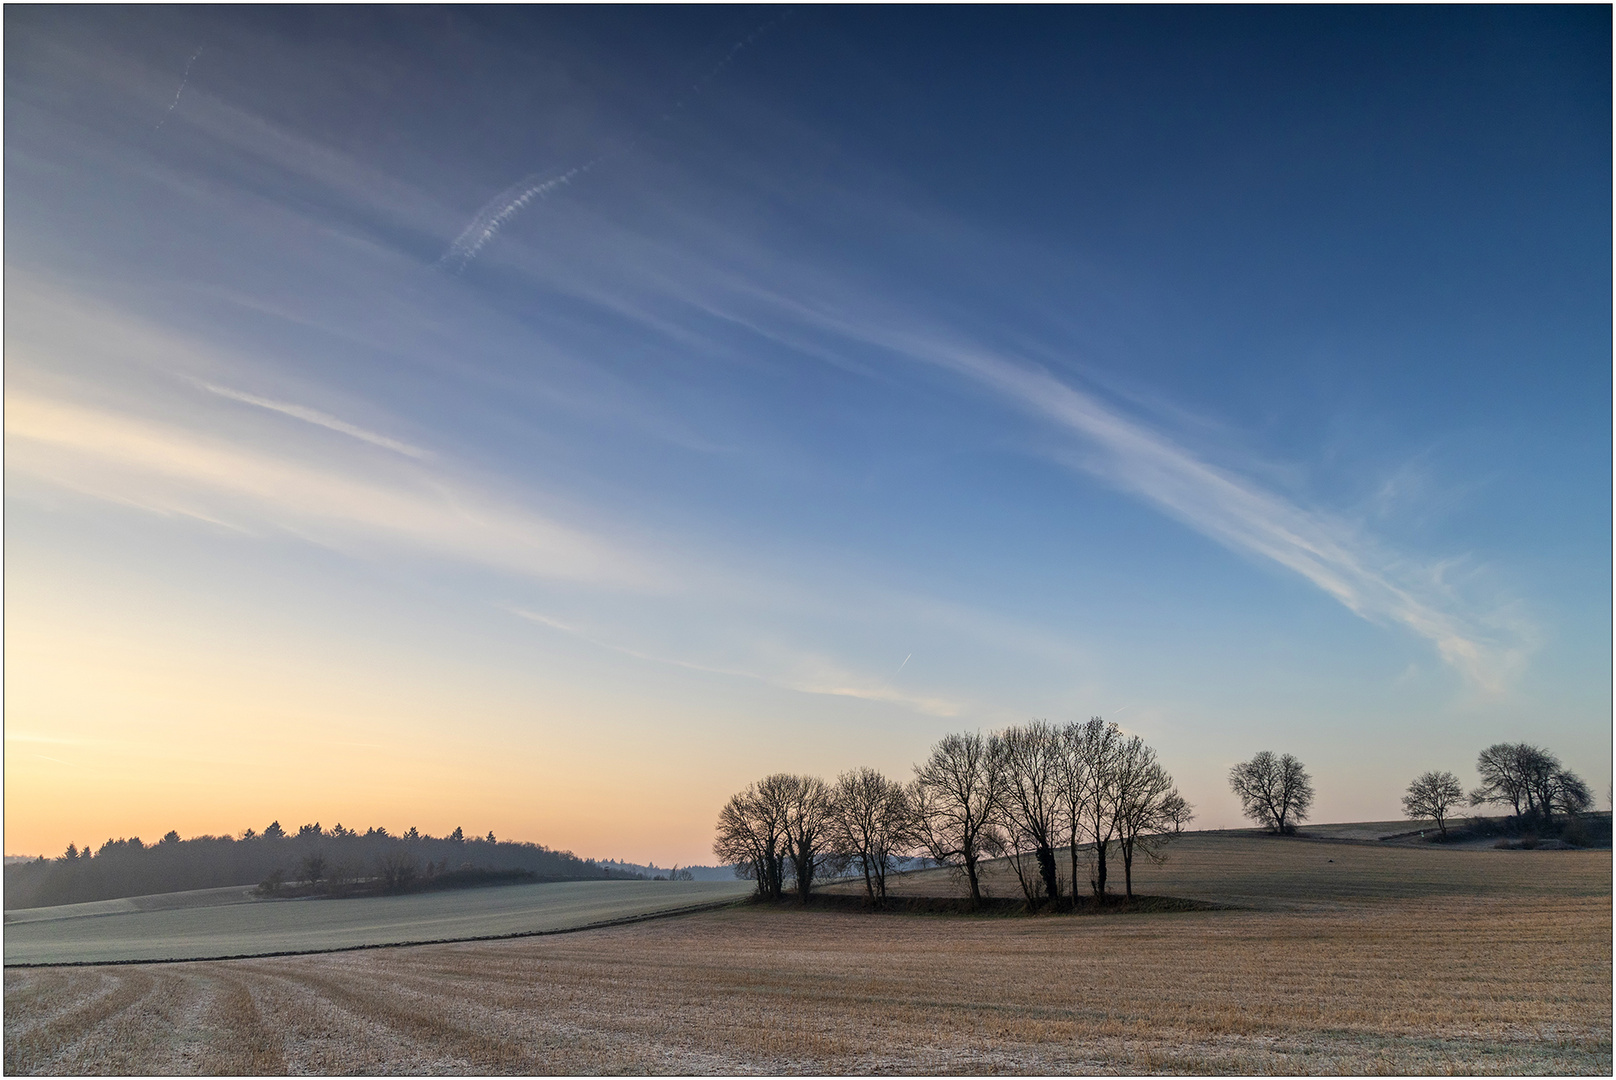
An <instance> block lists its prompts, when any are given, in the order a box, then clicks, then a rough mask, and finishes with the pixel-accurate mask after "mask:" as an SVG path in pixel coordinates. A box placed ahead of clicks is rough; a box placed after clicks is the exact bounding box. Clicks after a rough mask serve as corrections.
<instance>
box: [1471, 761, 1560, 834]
mask: <svg viewBox="0 0 1616 1080" xmlns="http://www.w3.org/2000/svg"><path fill="white" fill-rule="evenodd" d="M1559 765H1560V762H1559V761H1558V760H1556V759H1555V758H1554V755H1552V754H1549V753H1547V752H1546V751H1544V750H1540V749H1538V748H1537V747H1535V746H1531V745H1529V744H1527V743H1494V744H1493V745H1491V746H1489V747H1487V749H1485V750H1483V751H1482V752H1481V753H1480V754H1478V755H1477V756H1476V772H1477V773H1478V774H1480V776H1481V786H1480V787H1478V788H1476V789H1475V790H1474V791H1472V792H1471V793H1470V805H1472V806H1483V805H1486V804H1487V803H1493V804H1495V805H1499V806H1508V807H1509V808H1510V809H1511V810H1512V811H1514V814H1515V816H1516V817H1517V818H1527V817H1533V816H1535V815H1536V813H1537V807H1538V785H1537V784H1534V780H1536V779H1537V778H1539V777H1542V778H1544V779H1546V778H1547V777H1548V776H1550V775H1552V774H1553V772H1554V770H1555V769H1557V768H1559Z"/></svg>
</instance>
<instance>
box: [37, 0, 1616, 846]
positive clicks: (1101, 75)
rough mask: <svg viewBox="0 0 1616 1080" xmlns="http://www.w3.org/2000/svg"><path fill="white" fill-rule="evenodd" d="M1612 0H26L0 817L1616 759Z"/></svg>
mask: <svg viewBox="0 0 1616 1080" xmlns="http://www.w3.org/2000/svg"><path fill="white" fill-rule="evenodd" d="M1609 20H1610V14H1609V11H1608V9H1605V8H1555V9H1543V8H1532V9H1514V8H1511V9H1419V10H1409V9H1313V8H1309V9H1251V10H1232V11H1231V10H1225V9H1188V10H1186V9H1158V8H1148V9H1070V10H1067V9H1062V10H1043V9H1036V10H1035V9H1027V10H997V9H994V10H986V9H983V10H978V9H946V10H937V9H927V10H914V9H890V10H889V9H846V10H843V9H834V10H833V9H811V8H810V9H780V8H776V9H750V8H714V9H706V8H701V9H668V10H661V9H657V10H638V9H636V10H630V9H594V8H591V9H565V10H552V9H537V10H529V9H509V8H500V9H465V8H454V9H438V8H432V9H420V8H411V9H369V8H366V9H331V8H297V9H262V10H261V9H252V10H242V9H233V8H232V9H226V8H220V9H194V8H185V9H154V8H132V9H87V8H86V9H80V8H64V9H47V8H17V9H10V10H8V12H7V15H6V29H7V31H8V33H7V36H6V162H7V171H6V196H7V198H6V217H5V224H6V244H5V257H6V297H5V303H6V344H7V349H6V359H7V371H6V375H7V381H6V409H7V417H6V465H7V473H6V484H7V486H6V540H7V547H6V585H7V590H6V605H7V612H6V614H7V628H8V634H7V660H8V665H7V668H8V676H9V678H8V680H7V720H8V723H7V726H6V735H7V759H6V772H7V800H6V801H7V806H6V810H7V824H8V834H7V850H8V851H9V850H28V851H32V850H34V849H36V848H38V849H40V850H46V849H52V848H55V847H60V846H64V845H65V843H66V842H67V841H68V840H70V839H76V840H78V841H79V842H81V843H82V842H84V841H85V840H86V839H95V840H99V838H100V836H101V835H102V834H103V833H111V834H117V835H123V834H125V833H128V832H141V831H146V832H152V833H157V834H160V833H161V832H163V831H166V830H167V829H168V828H170V827H178V828H179V829H180V831H181V832H182V833H185V834H190V833H192V832H203V831H214V832H218V831H232V830H237V829H240V828H242V827H244V826H246V825H249V824H253V825H257V826H261V825H262V824H263V823H264V822H267V821H268V820H269V819H270V818H272V817H278V818H280V819H282V820H283V821H285V820H288V819H294V820H297V821H299V822H301V821H303V820H314V819H316V818H319V819H321V820H325V819H341V820H344V821H345V822H348V823H350V824H354V823H360V822H362V823H363V824H371V823H381V824H387V825H389V827H405V826H407V825H409V824H417V825H419V826H420V827H421V828H423V829H426V830H430V831H433V832H438V831H448V830H449V829H451V828H453V827H454V826H455V825H457V824H458V825H463V826H464V827H466V828H468V829H472V830H474V831H477V832H482V831H485V830H486V829H488V828H494V829H495V830H496V831H497V832H499V833H500V834H501V835H515V836H524V837H531V838H534V839H539V840H542V841H544V842H547V843H551V844H553V845H556V846H562V847H570V848H573V849H574V850H577V851H578V852H579V853H581V854H586V855H600V856H618V857H624V858H633V859H636V860H640V861H644V860H646V859H653V858H654V859H656V860H658V861H659V862H663V863H666V862H669V861H681V862H692V861H705V858H706V849H707V845H708V843H709V841H710V829H711V822H712V819H713V816H714V815H715V813H716V810H717V808H718V806H719V805H720V804H721V803H722V801H723V799H724V798H725V797H727V796H728V794H729V793H730V792H732V791H734V790H735V789H737V788H739V787H741V786H743V785H744V784H745V783H746V782H748V781H749V780H751V779H753V778H755V777H756V776H758V775H762V774H763V773H766V772H769V771H774V770H778V769H789V770H793V771H799V770H800V771H816V772H821V773H824V774H828V775H833V774H834V773H835V772H837V771H839V770H841V769H843V768H849V767H853V766H857V765H864V764H870V765H875V766H877V767H880V768H883V769H885V770H887V771H889V772H891V773H893V774H897V775H904V774H907V771H908V768H909V766H910V764H911V763H912V762H913V761H915V760H916V759H918V758H919V757H920V756H921V755H922V754H923V753H924V751H925V749H926V747H927V746H928V745H929V744H930V743H931V742H932V741H934V740H935V739H936V738H938V737H940V736H941V735H942V734H945V733H947V732H948V731H951V730H957V729H961V728H977V727H981V728H992V727H995V726H999V725H1003V724H1006V723H1012V722H1016V721H1018V720H1022V719H1026V718H1029V717H1032V716H1041V717H1049V718H1051V719H1057V720H1064V719H1073V718H1079V719H1081V718H1086V717H1088V716H1090V715H1103V716H1106V717H1107V718H1110V719H1115V720H1116V721H1117V722H1118V723H1121V724H1123V725H1124V726H1126V727H1128V728H1129V729H1130V730H1134V731H1138V732H1139V733H1140V734H1143V735H1145V736H1146V737H1147V738H1148V739H1150V740H1151V741H1152V742H1153V743H1154V744H1155V745H1156V746H1157V747H1158V749H1159V750H1160V752H1161V753H1162V756H1163V759H1164V760H1165V761H1166V762H1167V764H1168V765H1169V767H1170V768H1172V769H1173V771H1174V773H1175V775H1176V776H1177V777H1178V779H1179V781H1180V784H1181V786H1182V787H1183V789H1184V790H1185V793H1186V795H1187V796H1188V797H1189V798H1190V800H1191V801H1192V802H1193V803H1195V804H1196V806H1197V810H1198V814H1199V818H1198V820H1199V821H1200V823H1201V824H1203V825H1207V826H1220V825H1232V824H1235V823H1236V820H1237V806H1236V804H1235V802H1234V800H1233V798H1232V796H1230V795H1229V793H1228V792H1227V790H1226V787H1225V785H1224V782H1223V775H1224V773H1225V772H1226V771H1227V768H1228V766H1229V765H1230V764H1231V763H1232V762H1234V761H1236V760H1239V759H1240V758H1243V757H1247V756H1249V755H1250V754H1251V753H1252V752H1254V751H1256V750H1259V749H1264V748H1273V749H1276V750H1285V751H1290V752H1293V753H1296V754H1298V756H1300V757H1302V759H1303V760H1304V761H1305V762H1306V763H1307V764H1308V765H1309V767H1310V768H1311V769H1312V771H1313V773H1314V776H1315V780H1316V786H1317V788H1318V791H1319V800H1318V811H1317V814H1316V816H1317V817H1319V818H1320V819H1321V820H1328V819H1335V820H1351V819H1380V818H1391V817H1395V816H1396V815H1397V813H1398V805H1397V797H1398V795H1399V794H1400V793H1401V791H1402V789H1403V787H1404V786H1405V785H1406V784H1407V782H1408V780H1409V778H1411V777H1412V776H1413V775H1414V774H1416V773H1418V772H1420V771H1423V770H1425V769H1428V768H1447V769H1452V770H1453V771H1455V772H1457V773H1459V774H1460V776H1461V778H1463V779H1464V780H1465V781H1466V782H1467V783H1468V782H1470V781H1471V780H1472V779H1473V777H1472V773H1471V771H1470V766H1471V765H1472V764H1473V762H1474V758H1475V754H1476V752H1477V751H1478V750H1479V749H1481V748H1482V747H1483V746H1485V745H1487V744H1488V743H1491V742H1493V741H1496V740H1499V739H1510V740H1515V739H1526V740H1530V741H1535V742H1539V743H1542V744H1544V745H1547V746H1549V747H1550V748H1552V749H1554V750H1555V751H1557V752H1558V753H1559V754H1560V755H1561V756H1562V757H1563V758H1564V759H1565V760H1566V762H1567V764H1569V765H1570V766H1571V767H1572V768H1574V769H1576V770H1578V771H1579V772H1581V773H1582V774H1583V775H1584V776H1586V777H1587V778H1588V779H1589V780H1590V782H1592V783H1593V784H1594V785H1595V786H1596V788H1597V789H1598V790H1600V791H1602V792H1603V791H1604V790H1605V789H1606V787H1607V786H1608V784H1609V782H1610V761H1611V669H1610V661H1611V630H1610V626H1611V577H1610V567H1611V533H1610V521H1611V503H1610V492H1611V474H1610V461H1611V456H1610V451H1611V426H1610V424H1611V412H1610V401H1611V367H1610V357H1611V284H1612V283H1611V240H1610V237H1611V219H1610V213H1611V210H1610V205H1611V204H1610V191H1611V172H1610V161H1611V143H1610V131H1611V114H1610V108H1611V104H1610V75H1611V72H1610V52H1609V41H1610V21H1609ZM260 818H262V819H263V821H259V819H260ZM327 823H328V824H329V823H330V822H329V821H328V822H327Z"/></svg>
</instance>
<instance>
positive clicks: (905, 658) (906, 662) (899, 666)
mask: <svg viewBox="0 0 1616 1080" xmlns="http://www.w3.org/2000/svg"><path fill="white" fill-rule="evenodd" d="M913 655H915V654H914V653H910V654H909V656H913ZM909 656H906V657H904V658H903V663H902V664H899V665H898V671H902V670H903V669H904V666H905V665H907V664H908V663H909ZM898 671H894V672H893V674H894V675H896V674H897V673H898Z"/></svg>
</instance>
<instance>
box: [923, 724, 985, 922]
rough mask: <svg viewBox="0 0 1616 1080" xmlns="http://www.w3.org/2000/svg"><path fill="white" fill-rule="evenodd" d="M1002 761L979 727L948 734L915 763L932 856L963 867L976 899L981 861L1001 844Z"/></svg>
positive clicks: (978, 900) (979, 898)
mask: <svg viewBox="0 0 1616 1080" xmlns="http://www.w3.org/2000/svg"><path fill="white" fill-rule="evenodd" d="M1001 789H1002V780H1001V777H1000V770H999V763H998V761H997V760H996V758H995V756H994V755H993V754H991V753H990V752H989V750H988V740H987V739H985V738H983V737H982V735H981V734H980V733H977V732H967V733H964V734H959V735H949V736H946V737H945V738H943V739H942V740H940V741H939V742H938V743H937V745H935V746H933V747H932V748H931V755H930V756H929V757H928V758H927V759H926V760H925V762H924V763H922V764H920V765H917V766H915V780H914V785H913V786H912V787H911V789H910V795H911V803H912V805H913V807H914V811H915V825H916V829H917V832H918V835H919V839H920V841H921V843H922V844H924V845H925V847H926V850H927V851H928V853H929V854H930V855H931V857H932V858H934V859H936V860H937V861H938V862H940V863H947V864H949V865H952V866H956V867H959V868H960V869H962V870H964V872H965V876H966V878H967V880H968V881H969V882H970V885H971V902H972V903H976V904H980V903H981V902H982V883H981V880H980V878H979V877H978V875H977V870H976V867H977V863H978V862H979V861H981V859H982V857H983V856H984V855H989V856H991V855H994V854H997V853H998V852H999V851H1000V850H1001V849H1002V846H1003V845H1002V843H1001V841H1000V838H999V834H998V829H997V827H996V826H995V824H994V822H995V819H996V818H997V816H998V812H999V800H1000V799H1001V798H1002V796H1003V792H1002V790H1001Z"/></svg>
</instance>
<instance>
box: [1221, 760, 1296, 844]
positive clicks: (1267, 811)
mask: <svg viewBox="0 0 1616 1080" xmlns="http://www.w3.org/2000/svg"><path fill="white" fill-rule="evenodd" d="M1229 786H1230V787H1231V788H1233V789H1234V793H1235V794H1236V795H1237V796H1239V797H1240V804H1241V808H1242V809H1243V810H1244V811H1245V815H1246V816H1247V817H1248V818H1250V819H1251V820H1253V821H1255V822H1257V823H1258V824H1259V825H1263V826H1265V827H1266V828H1268V829H1269V830H1271V831H1272V832H1274V833H1289V832H1295V831H1296V822H1298V821H1302V820H1305V819H1306V817H1307V812H1308V811H1309V810H1310V809H1312V806H1313V780H1312V778H1311V777H1309V776H1308V775H1307V770H1306V769H1304V768H1303V767H1302V763H1301V762H1300V761H1298V760H1297V759H1296V758H1294V757H1292V756H1291V755H1290V754H1285V755H1284V756H1283V757H1280V756H1276V755H1275V754H1274V752H1273V751H1272V750H1264V751H1262V752H1261V753H1260V754H1258V755H1257V756H1256V757H1254V758H1252V759H1251V760H1250V761H1242V762H1240V764H1238V765H1236V766H1235V767H1234V768H1232V769H1230V770H1229Z"/></svg>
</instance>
